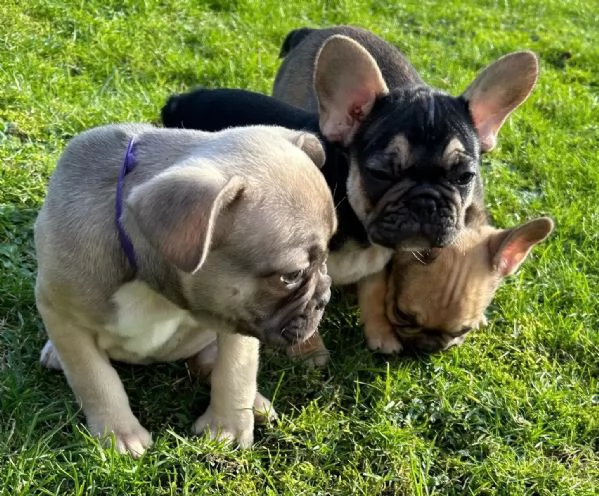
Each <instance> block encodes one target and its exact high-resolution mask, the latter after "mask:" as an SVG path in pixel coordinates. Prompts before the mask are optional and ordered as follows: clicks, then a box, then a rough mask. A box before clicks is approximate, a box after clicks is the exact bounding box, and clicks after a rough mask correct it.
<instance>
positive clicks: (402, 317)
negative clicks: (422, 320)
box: [395, 306, 416, 326]
mask: <svg viewBox="0 0 599 496" xmlns="http://www.w3.org/2000/svg"><path fill="white" fill-rule="evenodd" d="M395 318H396V319H397V320H399V321H403V322H407V323H408V325H410V326H415V325H416V319H415V318H414V317H413V316H412V315H408V314H407V313H405V312H403V311H402V310H401V309H400V308H399V307H397V306H396V307H395Z"/></svg>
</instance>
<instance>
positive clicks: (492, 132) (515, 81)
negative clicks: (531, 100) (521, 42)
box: [462, 51, 539, 152]
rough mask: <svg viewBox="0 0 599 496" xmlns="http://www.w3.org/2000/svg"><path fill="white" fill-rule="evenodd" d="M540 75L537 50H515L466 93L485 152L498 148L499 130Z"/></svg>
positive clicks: (484, 71)
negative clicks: (535, 51)
mask: <svg viewBox="0 0 599 496" xmlns="http://www.w3.org/2000/svg"><path fill="white" fill-rule="evenodd" d="M538 74H539V63H538V60H537V56H536V55H535V54H534V53H532V52H529V51H524V52H514V53H510V54H508V55H505V56H504V57H501V58H500V59H499V60H497V61H496V62H495V63H493V64H491V65H490V66H488V67H487V68H486V69H484V70H483V71H482V72H481V73H480V74H479V75H478V77H477V78H476V79H475V80H474V81H473V82H472V83H471V84H470V86H468V88H467V89H466V91H464V93H462V97H464V98H465V99H466V100H467V101H468V105H469V107H470V114H471V115H472V119H473V121H474V126H475V127H476V130H477V131H478V136H479V138H480V147H481V150H482V151H483V152H487V151H489V150H492V149H493V148H495V145H496V143H497V133H498V132H499V129H500V128H501V126H502V125H503V123H504V121H505V120H506V119H507V117H508V116H509V115H510V113H512V112H513V111H514V110H515V109H516V108H517V107H518V106H519V105H520V104H521V103H522V102H524V101H525V100H526V99H527V98H528V95H530V92H531V91H532V89H533V88H534V86H535V84H536V82H537V77H538Z"/></svg>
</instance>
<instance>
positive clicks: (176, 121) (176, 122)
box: [160, 95, 182, 127]
mask: <svg viewBox="0 0 599 496" xmlns="http://www.w3.org/2000/svg"><path fill="white" fill-rule="evenodd" d="M180 99H181V95H172V96H171V97H170V98H169V99H168V100H167V102H166V104H165V105H164V107H162V110H161V111H160V119H161V120H162V125H163V126H164V127H180V126H181V124H182V123H181V119H180V117H179V112H178V110H179V101H180Z"/></svg>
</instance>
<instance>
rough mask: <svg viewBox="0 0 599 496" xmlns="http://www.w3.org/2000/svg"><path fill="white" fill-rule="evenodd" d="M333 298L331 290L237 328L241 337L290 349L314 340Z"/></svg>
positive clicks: (274, 346)
mask: <svg viewBox="0 0 599 496" xmlns="http://www.w3.org/2000/svg"><path fill="white" fill-rule="evenodd" d="M330 298H331V291H330V288H327V289H326V291H324V292H322V293H321V294H319V295H318V296H316V297H313V298H312V299H310V300H309V301H308V302H306V301H305V300H304V301H302V300H300V301H297V302H295V303H294V304H293V305H288V306H286V307H284V308H281V309H279V311H277V312H274V313H273V314H272V315H270V316H268V317H266V318H264V317H258V318H255V319H252V320H251V321H250V322H249V323H247V324H246V325H243V326H239V327H238V329H239V330H238V332H240V333H241V334H246V335H250V336H253V337H256V338H258V339H259V340H260V341H263V342H264V343H265V344H267V345H269V346H272V347H273V348H287V347H289V346H292V345H294V344H298V343H302V342H304V341H306V340H307V339H309V338H310V337H312V335H313V334H314V333H315V332H316V331H317V329H318V325H319V324H320V321H321V319H322V316H323V315H324V309H325V306H326V305H327V303H328V302H329V300H330Z"/></svg>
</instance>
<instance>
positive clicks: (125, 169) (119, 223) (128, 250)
mask: <svg viewBox="0 0 599 496" xmlns="http://www.w3.org/2000/svg"><path fill="white" fill-rule="evenodd" d="M134 140H135V138H131V139H130V140H129V144H128V146H127V153H126V154H125V160H124V161H123V166H122V167H121V171H120V173H119V179H118V181H117V183H116V197H115V221H116V228H117V231H118V234H119V240H120V241H121V246H122V247H123V251H124V252H125V255H127V259H128V260H129V265H131V268H132V269H133V270H134V271H135V270H137V262H136V260H135V250H134V249H133V243H131V239H130V238H129V236H128V235H127V233H126V232H125V228H124V227H123V220H122V218H121V217H122V215H123V181H124V179H125V176H126V175H127V174H129V172H131V171H132V170H133V169H134V168H135V161H134V159H135V157H134V156H133V141H134Z"/></svg>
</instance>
